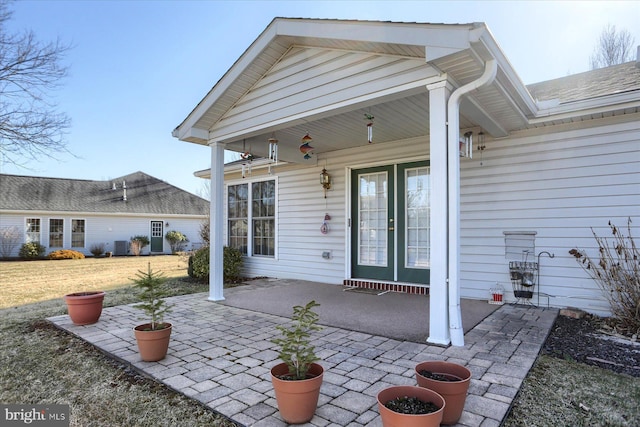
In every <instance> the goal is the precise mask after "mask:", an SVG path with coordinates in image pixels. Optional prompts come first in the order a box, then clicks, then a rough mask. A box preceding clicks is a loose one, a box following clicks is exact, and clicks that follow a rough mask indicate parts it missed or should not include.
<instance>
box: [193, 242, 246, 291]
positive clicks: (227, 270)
mask: <svg viewBox="0 0 640 427" xmlns="http://www.w3.org/2000/svg"><path fill="white" fill-rule="evenodd" d="M223 257H224V260H223V275H224V281H225V283H233V282H237V281H238V280H240V270H241V269H242V264H243V262H244V260H243V257H242V253H241V252H240V251H239V250H238V249H235V248H230V247H227V246H225V247H224V253H223ZM187 273H188V274H189V277H193V278H194V279H197V280H199V281H202V282H208V281H209V247H208V246H206V247H204V248H201V249H198V250H197V251H196V253H195V254H193V255H191V256H190V257H189V267H188V269H187Z"/></svg>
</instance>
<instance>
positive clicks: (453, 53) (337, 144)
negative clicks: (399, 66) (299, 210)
mask: <svg viewBox="0 0 640 427" xmlns="http://www.w3.org/2000/svg"><path fill="white" fill-rule="evenodd" d="M324 34H328V35H330V36H323V35H324ZM300 48H314V49H317V48H321V49H329V50H336V51H344V52H352V53H357V54H358V55H362V54H365V55H369V57H371V58H374V57H375V58H380V57H387V58H389V57H394V58H395V59H397V61H398V62H400V61H407V62H409V61H413V62H415V63H418V64H420V63H422V64H424V68H425V69H429V70H432V71H431V73H432V75H433V73H434V72H435V73H436V74H440V75H441V76H442V77H445V75H446V78H447V80H448V81H449V82H451V83H452V84H453V85H454V89H455V88H456V87H460V86H462V85H464V84H466V83H468V82H471V81H473V80H475V79H477V78H478V77H480V75H481V74H482V72H483V70H484V63H485V61H486V60H488V59H491V58H494V57H495V56H496V55H495V53H496V52H497V53H499V54H500V55H499V56H500V57H499V58H498V74H497V77H496V79H495V81H494V82H493V83H492V84H491V85H489V86H486V87H483V88H480V89H477V90H475V91H473V92H471V93H470V94H468V95H467V96H465V97H464V98H463V101H462V103H461V106H460V128H461V129H471V128H476V129H482V130H484V131H485V133H488V134H489V135H492V136H494V137H504V136H506V135H508V133H509V132H510V131H513V130H516V129H522V128H524V127H526V126H527V124H528V118H530V117H532V116H533V115H532V114H531V112H530V107H531V104H530V103H529V104H528V103H527V102H530V101H531V100H530V99H529V100H528V99H526V98H527V96H528V92H526V89H524V86H523V85H522V83H521V82H520V81H519V79H518V78H517V76H515V73H514V72H513V70H512V69H511V67H510V65H509V64H508V61H506V59H505V58H503V56H501V52H500V51H499V48H497V44H495V41H493V39H492V37H491V35H490V33H489V32H488V31H487V30H486V27H485V26H484V25H483V24H466V25H440V24H436V25H432V24H399V23H388V22H387V23H385V22H362V21H357V22H353V21H323V20H295V19H293V20H289V19H283V20H281V19H280V18H278V19H276V20H274V22H272V24H271V25H270V26H269V27H268V28H267V29H266V30H265V32H264V33H263V34H262V35H261V36H260V37H259V38H258V39H257V40H256V41H255V42H254V43H253V44H252V45H251V47H250V48H249V49H248V50H247V51H246V52H245V53H244V54H243V55H242V56H241V57H240V58H239V59H238V61H237V62H236V64H234V66H233V67H232V68H231V69H230V70H229V71H228V72H227V73H226V74H225V76H223V78H222V79H221V80H220V81H219V82H218V83H217V84H216V86H214V87H213V88H212V90H211V91H210V92H209V94H208V95H207V96H206V97H205V98H204V99H203V100H202V101H201V102H200V104H199V105H198V106H197V107H196V108H195V109H194V111H193V112H192V113H191V114H190V115H189V116H188V117H187V119H185V121H184V122H183V123H182V124H181V125H180V126H178V127H177V128H176V130H175V131H174V136H176V137H178V138H180V139H181V140H184V141H189V142H194V143H199V144H207V143H208V142H209V140H210V139H216V140H217V141H220V142H224V143H225V144H226V149H228V150H231V151H237V152H245V151H251V153H252V154H253V155H255V156H266V155H267V139H268V138H270V137H271V136H273V135H274V134H275V137H276V138H277V139H278V140H279V144H278V145H279V154H280V157H281V158H282V160H286V161H293V162H300V161H302V155H301V153H300V151H299V146H300V143H301V142H300V140H301V138H302V137H303V136H304V135H305V134H306V133H307V132H309V133H310V135H311V136H312V137H313V142H312V143H311V145H312V146H313V147H314V148H315V150H314V153H316V154H322V153H325V152H328V151H333V150H339V149H345V148H351V147H357V146H361V145H367V144H368V140H367V127H366V122H365V114H371V115H373V116H374V117H375V119H374V126H373V141H374V143H384V142H391V141H397V140H405V139H408V138H420V137H424V138H425V140H426V139H427V138H428V132H429V110H428V107H429V98H428V96H429V95H428V91H427V89H426V86H425V85H424V84H422V83H420V82H421V81H419V80H415V82H414V83H413V84H411V85H409V86H408V87H399V88H397V89H394V90H391V91H386V92H385V91H379V92H377V93H373V92H372V94H371V95H370V96H363V97H362V99H359V100H355V101H354V100H351V102H345V103H344V104H343V105H335V106H333V107H331V108H316V109H314V110H309V111H300V112H299V114H295V115H290V116H285V115H283V116H282V117H280V118H278V119H277V120H273V121H271V122H270V123H269V122H265V123H260V124H257V125H256V124H253V126H252V124H251V123H247V126H246V131H245V132H234V133H233V134H227V135H223V134H222V133H219V132H218V134H216V129H217V127H219V125H220V124H221V123H222V122H223V121H224V119H225V117H228V116H229V113H230V112H231V111H232V110H233V109H234V108H235V107H237V106H238V105H239V103H240V102H241V100H242V99H243V98H244V97H246V95H247V94H249V93H250V92H251V91H252V90H254V88H255V87H256V85H259V84H260V82H261V80H262V79H264V77H265V76H267V75H268V73H269V72H271V71H272V70H273V68H274V67H275V66H276V65H277V64H278V63H279V61H281V60H282V59H283V58H285V57H286V55H287V54H288V53H290V52H291V51H292V49H300ZM416 60H417V61H416ZM363 62H364V60H363ZM328 63H329V62H328V61H327V64H328ZM323 65H324V64H323ZM327 66H328V65H327ZM523 89H524V90H523ZM523 98H524V99H523ZM523 111H527V113H526V114H525V113H523ZM218 135H220V137H218Z"/></svg>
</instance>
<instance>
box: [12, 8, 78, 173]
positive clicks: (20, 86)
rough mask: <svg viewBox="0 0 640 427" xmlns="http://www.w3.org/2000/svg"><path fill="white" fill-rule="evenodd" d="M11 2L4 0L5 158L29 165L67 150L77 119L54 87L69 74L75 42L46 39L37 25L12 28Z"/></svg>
mask: <svg viewBox="0 0 640 427" xmlns="http://www.w3.org/2000/svg"><path fill="white" fill-rule="evenodd" d="M8 4H9V3H8V1H7V0H0V154H1V155H2V157H1V158H0V161H3V162H6V163H12V164H15V165H21V166H24V165H25V164H26V163H28V161H31V160H37V159H38V158H40V157H41V156H47V157H53V156H54V155H55V153H60V152H66V151H67V149H66V141H65V135H66V130H67V129H68V128H69V126H70V124H71V121H70V119H69V117H68V116H67V115H66V114H64V113H61V112H59V111H58V110H57V105H56V103H55V102H53V100H52V98H51V92H53V91H55V90H56V89H58V88H59V87H60V85H61V81H62V80H63V79H64V78H65V77H66V76H67V68H66V67H65V66H62V65H61V61H62V59H63V57H64V55H65V54H66V52H67V51H68V50H69V49H70V47H69V46H67V45H65V44H63V43H62V42H61V41H60V40H59V39H58V40H55V41H54V42H49V43H41V42H39V41H38V40H37V39H36V37H35V35H34V33H33V32H32V31H24V32H22V33H15V34H12V33H9V31H8V29H7V22H8V21H9V20H10V19H11V15H12V12H11V11H10V10H9V8H8Z"/></svg>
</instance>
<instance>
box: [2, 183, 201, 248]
mask: <svg viewBox="0 0 640 427" xmlns="http://www.w3.org/2000/svg"><path fill="white" fill-rule="evenodd" d="M0 189H1V190H2V191H1V193H0V231H2V230H7V229H12V230H17V231H18V233H19V242H18V244H17V245H16V247H15V248H14V249H13V251H12V253H11V254H7V255H6V256H8V257H16V256H18V251H19V249H20V246H21V245H22V243H25V242H29V241H36V242H38V243H40V244H41V245H43V246H45V247H46V251H47V253H49V252H51V251H54V250H57V249H72V250H75V251H78V252H82V253H83V254H85V255H91V247H92V246H93V245H96V244H102V245H104V247H105V251H109V252H112V253H114V254H115V255H116V256H118V255H128V254H130V250H129V241H130V239H131V237H133V236H138V235H143V236H147V237H148V238H149V240H150V242H151V244H150V245H149V246H147V247H145V248H144V249H143V250H142V254H144V255H148V254H170V253H171V247H170V245H169V242H168V241H167V240H166V238H165V234H166V233H167V231H170V230H176V231H180V232H181V233H183V234H185V235H186V236H187V238H188V239H189V243H187V244H186V247H185V249H191V248H198V247H200V246H201V245H202V242H201V238H200V227H201V225H202V223H203V222H204V221H206V220H207V213H208V205H209V203H208V201H206V200H205V199H202V198H200V197H198V196H195V195H193V194H191V193H188V192H186V191H184V190H181V189H179V188H177V187H174V186H172V185H170V184H168V183H166V182H164V181H161V180H159V179H157V178H154V177H152V176H149V175H147V174H145V173H142V172H136V173H132V174H129V175H126V176H123V177H120V178H116V179H114V180H109V181H90V180H78V179H61V178H43V177H33V176H21V175H7V174H0Z"/></svg>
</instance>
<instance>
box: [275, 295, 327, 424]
mask: <svg viewBox="0 0 640 427" xmlns="http://www.w3.org/2000/svg"><path fill="white" fill-rule="evenodd" d="M319 305H320V304H318V303H317V302H315V301H310V302H309V303H307V305H305V306H301V305H297V306H295V307H293V316H292V321H293V323H292V324H291V325H286V326H285V325H279V326H276V328H277V329H278V330H279V331H280V332H282V337H281V338H276V339H273V340H272V342H273V343H274V344H276V345H277V346H279V347H280V351H279V357H280V359H281V360H282V363H279V364H277V365H276V366H274V367H273V368H271V383H272V384H273V389H274V391H275V394H276V401H277V404H278V410H279V411H280V415H281V416H282V418H283V419H284V420H285V421H286V422H287V423H289V424H302V423H306V422H308V421H310V420H311V418H313V414H314V413H315V411H316V407H317V406H318V398H319V396H320V387H321V386H322V377H323V374H324V368H323V367H322V366H321V365H319V364H317V363H315V362H316V361H318V360H319V359H318V357H317V356H316V354H315V347H314V346H313V345H312V344H311V342H310V337H311V332H312V331H318V330H320V329H322V328H321V327H320V326H318V325H317V322H318V319H319V317H318V314H317V313H315V312H314V311H313V309H314V308H315V307H317V306H319Z"/></svg>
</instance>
